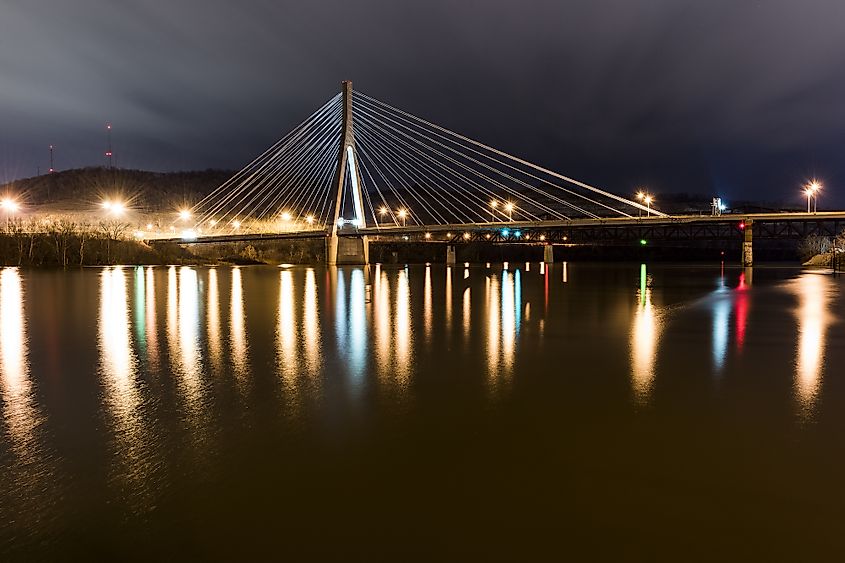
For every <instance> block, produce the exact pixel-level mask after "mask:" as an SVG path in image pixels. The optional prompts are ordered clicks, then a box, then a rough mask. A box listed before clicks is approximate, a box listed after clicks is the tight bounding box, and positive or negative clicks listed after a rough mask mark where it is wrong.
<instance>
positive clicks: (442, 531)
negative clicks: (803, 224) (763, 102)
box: [0, 263, 845, 560]
mask: <svg viewBox="0 0 845 563" xmlns="http://www.w3.org/2000/svg"><path fill="white" fill-rule="evenodd" d="M842 288H843V281H842V280H841V279H840V278H838V277H833V276H832V275H828V274H824V273H814V272H802V271H800V270H797V269H789V268H756V269H754V270H753V271H752V270H751V269H738V268H730V267H729V268H725V267H723V266H720V265H714V266H673V265H647V264H624V265H618V264H617V265H606V264H605V265H591V264H557V265H555V266H553V267H545V266H544V265H542V264H538V263H531V264H525V263H520V264H513V263H511V264H491V265H489V266H486V265H484V264H482V265H473V266H472V267H464V266H463V265H458V266H457V267H451V268H449V267H446V266H443V265H432V266H408V267H403V266H385V267H379V266H371V267H369V268H354V267H348V268H336V269H327V268H309V267H282V268H269V267H249V268H237V267H235V268H229V267H225V268H224V267H218V268H194V267H178V266H177V267H122V268H121V267H117V268H105V269H85V270H79V271H67V272H62V271H32V270H21V269H15V268H6V269H2V270H0V375H1V376H2V378H0V407H1V408H2V427H0V475H2V479H0V526H2V528H0V558H2V559H3V560H16V559H43V560H61V559H71V558H85V559H110V560H118V559H119V560H129V559H147V560H150V559H161V558H194V559H228V560H244V559H256V558H260V559H266V558H273V559H284V558H294V559H310V560H313V559H319V558H331V559H334V560H338V559H344V560H347V559H352V560H361V559H366V560H379V559H389V560H408V559H427V560H434V559H436V560H443V559H453V560H454V559H457V560H466V559H510V560H532V559H533V560H536V559H541V560H549V559H561V558H566V557H571V558H575V559H581V560H584V559H607V558H610V559H617V560H618V559H626V560H630V559H645V560H653V559H665V560H691V559H703V560H707V559H709V560H713V559H716V558H720V559H748V558H757V559H761V558H767V559H792V560H795V559H804V560H807V559H819V558H821V559H830V557H831V556H832V555H833V554H838V553H839V552H840V550H839V548H840V547H841V546H840V543H841V542H840V541H839V537H840V532H841V530H842V526H843V524H845V517H843V511H842V506H845V487H843V485H842V483H841V481H842V478H841V474H842V471H843V469H845V465H843V460H845V441H843V440H842V431H843V428H845V377H843V374H845V368H843V367H841V366H843V365H845V347H843V344H845V325H843V323H842V322H841V320H842V317H843V315H845V300H843V296H842Z"/></svg>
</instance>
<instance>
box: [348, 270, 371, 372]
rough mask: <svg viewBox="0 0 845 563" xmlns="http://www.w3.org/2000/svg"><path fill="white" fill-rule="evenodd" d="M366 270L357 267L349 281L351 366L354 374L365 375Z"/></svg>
mask: <svg viewBox="0 0 845 563" xmlns="http://www.w3.org/2000/svg"><path fill="white" fill-rule="evenodd" d="M365 299H366V290H365V287H364V271H363V270H361V269H358V268H356V269H355V270H353V271H352V276H351V277H350V281H349V321H348V322H349V348H348V350H349V367H350V371H351V373H352V375H353V376H355V377H357V378H360V377H361V376H363V375H364V368H365V367H366V365H365V364H366V358H367V311H366V303H365Z"/></svg>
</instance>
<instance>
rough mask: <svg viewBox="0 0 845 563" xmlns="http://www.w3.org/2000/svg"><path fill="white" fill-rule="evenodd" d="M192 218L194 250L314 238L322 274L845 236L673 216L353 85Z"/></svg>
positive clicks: (785, 219) (746, 249) (818, 217)
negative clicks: (390, 243) (574, 245)
mask: <svg viewBox="0 0 845 563" xmlns="http://www.w3.org/2000/svg"><path fill="white" fill-rule="evenodd" d="M192 212H193V216H194V217H195V218H196V225H195V228H194V229H193V231H192V232H191V237H192V238H193V237H194V236H195V237H196V239H195V240H194V242H215V241H234V240H251V239H265V238H300V237H324V238H326V241H327V244H326V249H327V262H328V263H330V264H333V263H338V262H366V261H367V254H368V250H367V249H368V237H372V236H379V237H401V238H402V239H405V240H410V239H411V238H413V239H414V240H439V241H443V240H447V241H450V242H453V243H460V242H462V241H491V242H496V243H501V242H520V243H525V242H533V243H547V244H548V243H552V242H563V241H569V242H581V243H589V242H590V241H599V240H603V239H605V240H606V239H608V238H611V239H612V238H613V237H621V239H626V238H627V239H638V238H645V237H650V238H670V239H671V238H672V237H673V236H674V237H675V238H677V239H679V240H684V239H697V238H708V237H710V238H723V239H724V238H738V239H740V240H741V241H742V244H743V261H744V262H746V263H749V264H750V263H751V240H752V226H753V225H754V224H759V225H770V228H768V229H767V230H765V229H764V233H763V234H764V236H765V235H770V236H772V237H775V238H777V237H778V236H797V235H798V234H799V233H800V234H802V235H803V234H808V232H821V233H828V231H829V234H831V235H833V234H835V233H836V232H838V231H839V230H840V228H841V227H845V213H822V214H810V213H808V214H754V215H747V216H730V217H727V216H725V217H710V216H703V217H702V216H669V215H667V214H665V213H662V212H660V211H659V210H657V209H654V208H652V207H651V205H650V202H648V201H647V200H646V201H633V200H630V199H627V198H624V197H621V196H619V195H616V194H614V193H611V192H609V191H606V190H603V189H601V188H598V187H596V186H592V185H589V184H587V183H584V182H582V181H579V180H576V179H573V178H570V177H568V176H565V175H562V174H559V173H557V172H554V171H552V170H548V169H546V168H543V167H541V166H538V165H536V164H533V163H530V162H528V161H526V160H523V159H521V158H518V157H515V156H512V155H509V154H507V153H505V152H503V151H500V150H498V149H496V148H493V147H490V146H488V145H485V144H483V143H481V142H478V141H475V140H473V139H470V138H468V137H466V136H463V135H461V134H459V133H455V132H453V131H450V130H448V129H446V128H443V127H441V126H439V125H436V124H434V123H432V122H430V121H426V120H424V119H422V118H419V117H416V116H414V115H412V114H410V113H407V112H405V111H403V110H401V109H398V108H396V107H393V106H391V105H389V104H386V103H384V102H381V101H379V100H377V99H376V98H373V97H370V96H368V95H366V94H363V93H360V92H357V91H353V89H352V83H351V82H344V83H343V86H342V91H341V92H340V93H339V94H337V95H336V96H334V97H332V98H331V99H330V100H328V101H327V102H326V103H325V104H323V105H322V106H321V107H320V108H319V109H317V110H316V111H315V112H314V113H313V114H311V115H310V116H309V117H308V118H307V119H305V120H304V121H303V122H302V123H300V124H299V125H298V126H296V127H295V128H294V129H293V130H292V131H290V132H289V133H288V134H287V135H285V136H284V137H283V138H282V139H280V140H279V141H278V142H277V143H275V144H274V145H273V146H271V147H270V148H268V149H267V150H266V151H265V152H264V153H262V154H261V155H259V156H258V157H257V158H256V159H255V160H253V161H252V162H250V163H249V164H248V165H247V166H245V167H244V168H243V169H242V170H240V171H239V172H238V173H237V174H235V175H234V176H233V177H232V178H231V179H229V180H228V181H227V182H225V183H223V184H222V185H221V186H219V187H218V188H217V189H215V190H214V191H213V192H211V193H210V194H209V195H208V196H206V197H205V198H204V199H203V200H201V201H200V202H198V203H197V204H196V205H195V206H194V208H193V210H192ZM784 225H785V226H786V227H784ZM796 225H798V226H797V228H796ZM547 255H548V256H551V253H550V252H548V253H547Z"/></svg>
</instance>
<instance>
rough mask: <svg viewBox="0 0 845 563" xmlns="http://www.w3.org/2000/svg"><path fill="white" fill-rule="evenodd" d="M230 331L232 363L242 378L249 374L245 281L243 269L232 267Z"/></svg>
mask: <svg viewBox="0 0 845 563" xmlns="http://www.w3.org/2000/svg"><path fill="white" fill-rule="evenodd" d="M229 324H230V326H229V331H230V344H231V347H232V364H233V365H234V368H235V373H236V374H237V376H238V377H239V378H241V379H243V378H245V377H246V376H247V375H248V371H249V359H248V354H247V352H248V350H247V339H246V315H245V314H244V295H243V281H242V280H241V269H240V268H232V293H231V301H230V303H229Z"/></svg>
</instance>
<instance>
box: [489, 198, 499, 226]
mask: <svg viewBox="0 0 845 563" xmlns="http://www.w3.org/2000/svg"><path fill="white" fill-rule="evenodd" d="M498 207H499V202H498V201H496V200H495V199H494V200H493V201H491V202H490V222H491V223H492V222H494V221H495V220H496V209H497V208H498Z"/></svg>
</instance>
